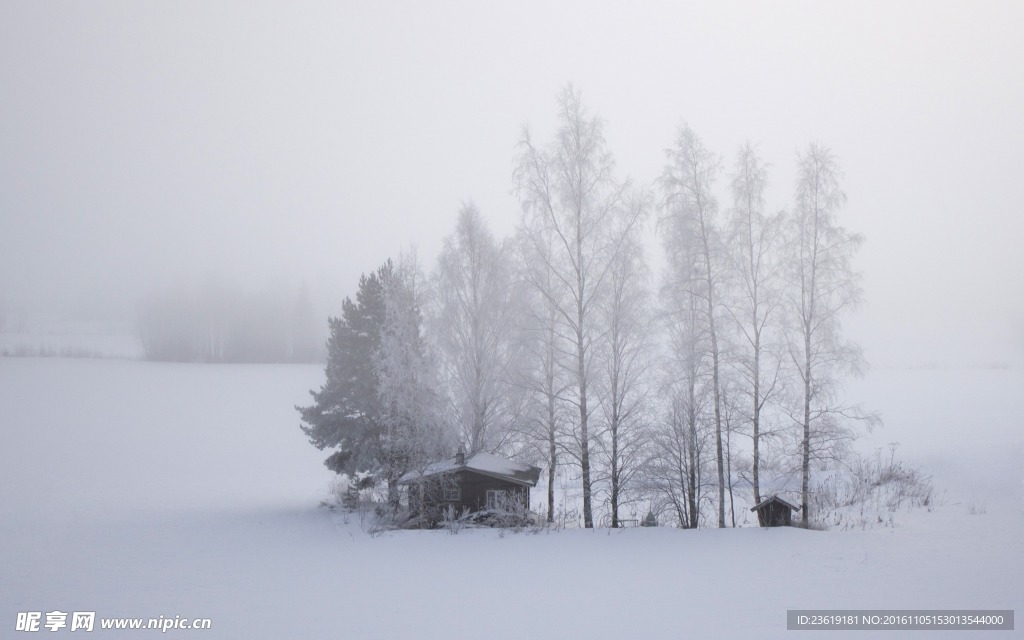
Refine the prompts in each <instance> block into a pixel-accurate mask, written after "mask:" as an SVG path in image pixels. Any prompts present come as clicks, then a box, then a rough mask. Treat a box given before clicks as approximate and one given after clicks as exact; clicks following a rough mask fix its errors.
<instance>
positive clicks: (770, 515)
mask: <svg viewBox="0 0 1024 640" xmlns="http://www.w3.org/2000/svg"><path fill="white" fill-rule="evenodd" d="M750 510H751V511H757V522H758V524H760V525H761V526H762V527H788V526H790V525H791V524H792V522H793V512H794V511H799V510H800V507H797V506H795V505H791V504H789V503H788V502H786V501H785V500H783V499H782V498H780V497H779V496H772V497H770V498H767V499H765V500H762V501H761V503H760V504H756V505H754V506H753V507H751V508H750Z"/></svg>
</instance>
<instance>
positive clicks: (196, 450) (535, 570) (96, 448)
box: [0, 358, 1024, 640]
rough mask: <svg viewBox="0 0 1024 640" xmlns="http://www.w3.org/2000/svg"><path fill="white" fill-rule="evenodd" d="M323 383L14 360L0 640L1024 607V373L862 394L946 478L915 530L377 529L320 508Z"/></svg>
mask: <svg viewBox="0 0 1024 640" xmlns="http://www.w3.org/2000/svg"><path fill="white" fill-rule="evenodd" d="M322 375H323V374H322V369H321V367H319V366H287V365H277V366H228V365H223V366H220V365H173V364H154V363H145V362H138V361H117V360H62V359H30V358H0V427H2V434H3V435H2V437H3V440H2V445H0V637H4V638H7V637H18V636H22V637H32V635H33V634H16V633H15V632H14V629H15V620H16V616H17V613H18V612H25V611H41V612H48V611H52V610H60V611H64V612H68V611H95V612H96V614H97V618H100V617H121V616H123V617H137V618H153V617H158V616H161V615H162V616H164V617H165V618H168V617H171V618H173V617H174V616H179V615H180V616H182V617H187V618H210V619H211V620H212V629H210V630H189V631H170V632H168V633H166V634H161V632H160V631H159V630H146V631H125V630H108V631H101V630H99V629H97V630H96V631H94V632H93V633H94V634H95V635H101V636H105V637H123V638H136V637H137V638H145V637H158V636H163V637H181V638H238V639H259V638H267V639H275V640H276V639H285V638H320V637H331V638H470V637H487V638H516V639H517V640H522V639H523V638H644V637H646V638H683V637H687V638H715V637H721V638H726V637H755V636H756V637H761V638H781V637H786V636H790V635H794V634H795V636H796V637H800V638H803V637H818V636H820V637H827V638H833V637H840V636H841V637H846V635H849V634H846V635H843V634H840V636H836V635H835V634H834V632H833V633H813V632H787V631H786V610H787V609H797V608H799V609H815V608H831V609H865V608H882V609H903V608H916V609H941V608H983V609H1016V610H1017V613H1018V615H1019V614H1020V612H1021V611H1024V535H1022V531H1024V526H1022V525H1024V464H1022V462H1021V461H1022V460H1024V429H1022V428H1021V427H1022V426H1024V418H1022V416H1024V375H1022V373H1021V371H1020V370H996V371H991V370H973V369H961V370H912V371H875V372H873V373H871V374H869V376H868V377H867V378H866V379H864V380H861V381H858V382H856V383H855V384H851V385H850V394H851V395H852V396H854V397H856V398H859V399H862V400H863V401H864V402H865V403H866V404H868V405H869V406H871V407H872V408H874V409H877V410H879V411H881V412H882V413H883V417H884V418H885V420H886V426H885V428H884V429H882V430H879V431H877V432H875V433H874V434H871V435H870V436H868V437H867V438H866V439H865V441H864V442H863V443H862V444H861V448H863V449H864V450H867V451H870V450H871V448H872V447H875V446H885V445H886V444H887V443H889V442H894V441H898V442H900V443H901V446H900V449H899V452H900V456H901V457H902V458H903V459H904V460H905V461H906V462H907V463H909V464H911V465H914V466H917V465H921V466H924V467H925V469H926V470H927V471H929V472H930V473H932V474H933V475H934V483H935V488H936V494H937V495H938V496H939V500H938V506H937V507H936V508H935V509H934V510H932V511H925V510H919V511H914V512H900V513H897V514H895V516H894V524H895V526H878V527H875V528H869V529H867V530H863V531H860V530H857V531H826V532H815V531H803V530H797V529H775V530H760V529H756V528H745V529H737V530H725V531H716V530H700V531H681V530H676V529H670V528H658V529H630V530H620V531H609V530H596V531H581V530H573V531H550V532H542V533H539V534H526V533H520V534H515V533H507V534H504V535H503V534H501V533H500V532H497V531H464V532H462V533H460V534H459V535H455V536H453V535H450V534H448V533H445V532H442V531H435V532H392V533H386V534H384V535H379V536H376V537H373V536H370V535H369V534H368V533H367V532H366V531H365V529H366V527H365V526H364V525H363V524H362V523H360V522H359V518H357V517H350V518H348V522H345V519H344V518H343V517H342V516H340V515H337V514H332V513H331V512H329V511H327V510H325V509H321V508H319V507H318V503H319V502H320V500H321V499H323V498H325V497H326V495H327V491H328V486H329V482H330V480H331V477H330V474H329V473H328V472H327V471H326V470H325V469H324V468H323V467H322V466H321V460H322V458H323V455H324V454H322V453H321V452H318V451H316V450H315V449H313V448H312V447H311V446H309V444H308V443H307V442H306V441H305V438H304V437H303V436H302V434H301V432H300V431H299V429H298V416H297V413H296V412H295V411H294V409H293V408H292V406H293V405H294V404H297V403H305V402H307V399H308V395H307V391H308V390H309V389H311V388H314V387H317V386H319V384H320V382H321V379H322ZM972 505H973V509H972V508H971V507H972ZM971 510H973V511H974V512H975V513H974V514H971V513H969V511H971ZM1020 628H1021V622H1020V621H1018V622H1017V629H1018V631H1017V632H1016V633H1019V629H1020ZM67 633H71V632H70V631H69V630H68V629H63V630H61V631H59V632H57V633H53V634H51V633H50V632H48V631H45V630H44V631H42V632H41V634H42V635H45V636H47V637H50V636H53V637H60V636H61V635H63V634H67ZM76 633H77V632H76ZM992 633H993V635H991V636H990V635H988V634H983V635H984V637H992V638H996V637H1006V636H1007V635H1014V634H1013V633H1011V634H1006V633H1002V634H1000V633H999V632H992ZM854 635H855V637H872V634H871V633H869V632H863V635H857V634H856V633H855V634H854ZM971 636H972V634H971V633H970V632H946V633H940V632H918V633H917V634H915V635H914V637H922V638H937V637H955V638H964V637H971ZM72 637H75V636H72ZM86 637H88V636H86ZM886 637H895V634H890V635H886Z"/></svg>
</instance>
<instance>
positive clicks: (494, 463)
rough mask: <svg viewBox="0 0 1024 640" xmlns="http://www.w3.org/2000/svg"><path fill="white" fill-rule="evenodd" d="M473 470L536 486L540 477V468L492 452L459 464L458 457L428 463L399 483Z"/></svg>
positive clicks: (475, 456)
mask: <svg viewBox="0 0 1024 640" xmlns="http://www.w3.org/2000/svg"><path fill="white" fill-rule="evenodd" d="M458 471H472V472H475V473H479V474H481V475H485V476H490V477H492V478H497V479H499V480H507V481H508V482H514V483H516V484H521V485H525V486H530V487H535V486H537V481H538V480H539V479H540V469H539V468H537V467H534V466H531V465H528V464H524V463H522V462H516V461H515V460H508V459H506V458H502V457H499V456H496V455H493V454H490V453H478V454H476V455H473V456H470V457H468V458H466V461H465V463H463V464H458V463H457V458H448V459H446V460H440V461H438V462H434V463H431V464H429V465H427V466H426V467H425V468H424V469H423V470H422V471H410V472H409V473H407V474H405V475H404V476H402V477H401V479H400V480H399V481H398V483H399V484H415V483H416V482H418V481H420V480H421V479H423V478H429V477H430V476H436V475H438V474H441V473H455V472H458Z"/></svg>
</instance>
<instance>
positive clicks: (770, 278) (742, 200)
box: [728, 142, 783, 503]
mask: <svg viewBox="0 0 1024 640" xmlns="http://www.w3.org/2000/svg"><path fill="white" fill-rule="evenodd" d="M767 186H768V166H767V164H766V163H765V162H764V161H763V160H762V159H761V158H760V157H759V156H758V155H757V151H756V150H755V149H754V146H753V145H752V144H751V143H749V142H747V143H745V144H744V145H743V146H742V147H740V150H739V153H738V154H737V158H736V164H735V166H734V169H733V173H732V184H731V187H732V198H733V206H732V209H731V210H730V212H729V247H730V257H731V259H732V266H733V272H734V274H735V285H736V286H735V290H734V292H733V295H732V296H731V297H730V301H729V304H728V308H729V310H730V312H731V314H732V317H733V319H734V321H735V325H736V328H737V332H736V334H737V342H738V346H737V349H736V354H735V359H734V363H735V366H736V369H737V371H738V373H739V375H740V380H741V381H742V384H741V385H740V386H741V392H740V393H741V394H742V395H744V396H745V397H746V405H747V409H746V410H745V411H744V413H745V414H746V416H745V417H746V420H747V421H748V424H749V425H750V432H751V438H752V440H753V454H752V459H751V462H752V468H751V472H752V479H753V489H754V502H755V503H759V502H761V481H760V462H761V446H762V443H761V441H762V430H763V417H762V416H763V414H764V411H765V407H766V405H767V404H768V403H769V401H771V400H772V399H773V398H774V397H775V396H776V395H777V393H778V391H779V390H780V389H781V387H782V384H781V377H780V369H781V362H782V360H781V357H780V356H781V354H780V349H779V343H780V338H781V322H782V314H781V310H780V306H781V293H782V287H781V284H782V282H781V276H782V273H781V258H782V256H781V246H780V245H781V239H782V224H783V214H782V213H781V212H779V213H776V214H774V215H765V212H764V209H765V200H764V192H765V189H766V188H767ZM747 412H749V413H747Z"/></svg>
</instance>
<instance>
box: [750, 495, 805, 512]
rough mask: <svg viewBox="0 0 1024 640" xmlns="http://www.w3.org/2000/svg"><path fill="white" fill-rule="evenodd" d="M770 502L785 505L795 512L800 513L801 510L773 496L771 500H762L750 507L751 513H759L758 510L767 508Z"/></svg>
mask: <svg viewBox="0 0 1024 640" xmlns="http://www.w3.org/2000/svg"><path fill="white" fill-rule="evenodd" d="M770 502H777V503H779V504H781V505H785V506H787V507H789V508H790V509H792V510H794V511H799V510H800V507H798V506H796V505H792V504H789V503H788V502H786V501H785V500H783V499H782V498H780V497H779V496H771V497H769V498H765V499H764V500H762V501H761V502H759V503H758V504H755V505H754V506H752V507H750V510H751V511H757V510H758V509H760V508H762V507H765V506H767V505H768V503H770Z"/></svg>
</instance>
